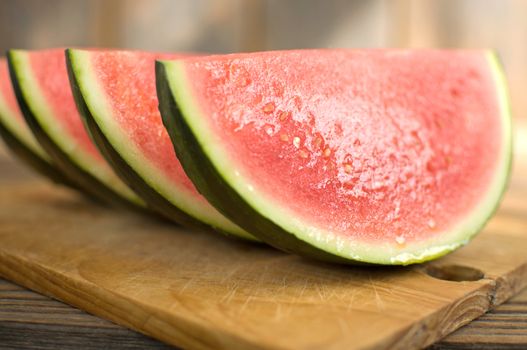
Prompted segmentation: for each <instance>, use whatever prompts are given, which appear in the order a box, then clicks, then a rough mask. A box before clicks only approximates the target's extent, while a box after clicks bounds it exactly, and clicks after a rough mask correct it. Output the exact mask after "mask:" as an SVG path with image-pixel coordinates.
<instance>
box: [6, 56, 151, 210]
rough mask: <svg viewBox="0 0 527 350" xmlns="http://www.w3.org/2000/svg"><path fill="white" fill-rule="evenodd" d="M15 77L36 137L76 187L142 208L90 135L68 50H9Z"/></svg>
mask: <svg viewBox="0 0 527 350" xmlns="http://www.w3.org/2000/svg"><path fill="white" fill-rule="evenodd" d="M8 58H9V64H10V70H11V78H12V79H11V80H12V82H13V86H14V88H15V92H16V93H17V97H18V102H19V105H21V106H23V107H24V108H22V111H23V113H24V116H25V119H26V121H27V123H28V125H29V127H30V128H31V129H32V131H33V134H34V135H35V137H36V139H37V140H38V141H39V143H40V144H41V145H42V147H43V148H44V150H46V151H47V153H48V154H49V155H50V156H51V157H52V158H53V161H54V163H55V164H56V166H57V167H58V168H60V170H61V171H62V172H64V173H65V174H66V175H68V177H69V178H71V179H72V180H74V181H75V183H76V184H77V186H78V187H79V188H81V189H82V190H84V191H85V192H86V193H89V194H90V195H91V196H94V197H96V198H99V199H101V200H103V201H105V202H109V203H114V204H118V205H124V206H125V207H129V208H132V209H139V210H140V211H143V210H144V209H143V208H144V206H145V204H144V203H143V202H142V201H141V200H140V199H139V198H138V197H137V196H136V195H135V193H133V192H132V190H130V189H129V188H128V187H127V186H126V185H125V184H124V183H123V182H122V181H121V180H120V179H119V178H118V177H117V176H116V175H115V174H114V173H113V170H112V169H111V168H110V166H109V165H108V164H107V163H106V160H105V159H104V158H103V157H102V155H101V154H100V153H99V151H98V149H97V148H96V146H95V144H94V143H93V142H92V140H91V138H90V136H89V135H88V133H87V131H86V129H85V128H84V125H83V123H82V119H81V117H80V115H79V112H78V110H77V107H76V105H75V100H74V98H73V95H72V92H71V89H70V84H69V79H68V72H67V68H66V60H65V56H64V50H63V49H49V50H41V51H24V50H9V52H8Z"/></svg>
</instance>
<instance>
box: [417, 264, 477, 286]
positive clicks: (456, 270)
mask: <svg viewBox="0 0 527 350" xmlns="http://www.w3.org/2000/svg"><path fill="white" fill-rule="evenodd" d="M425 273H426V274H427V275H429V276H431V277H434V278H437V279H440V280H446V281H454V282H462V281H478V280H480V279H482V278H485V274H484V273H483V271H481V270H478V269H475V268H473V267H469V266H463V265H442V266H435V265H430V266H427V267H425Z"/></svg>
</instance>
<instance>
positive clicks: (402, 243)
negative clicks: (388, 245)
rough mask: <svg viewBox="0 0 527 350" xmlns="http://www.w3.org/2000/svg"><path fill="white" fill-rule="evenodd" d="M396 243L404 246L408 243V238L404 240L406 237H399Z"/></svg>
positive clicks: (396, 238)
mask: <svg viewBox="0 0 527 350" xmlns="http://www.w3.org/2000/svg"><path fill="white" fill-rule="evenodd" d="M395 242H397V244H399V245H404V244H405V243H406V238H404V236H402V235H401V236H397V237H395Z"/></svg>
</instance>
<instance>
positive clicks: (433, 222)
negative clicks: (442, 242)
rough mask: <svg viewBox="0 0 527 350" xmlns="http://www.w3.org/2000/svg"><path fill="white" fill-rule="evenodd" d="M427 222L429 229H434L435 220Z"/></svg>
mask: <svg viewBox="0 0 527 350" xmlns="http://www.w3.org/2000/svg"><path fill="white" fill-rule="evenodd" d="M427 224H428V227H430V228H431V229H434V228H435V227H436V222H435V220H434V219H430V220H428V222H427Z"/></svg>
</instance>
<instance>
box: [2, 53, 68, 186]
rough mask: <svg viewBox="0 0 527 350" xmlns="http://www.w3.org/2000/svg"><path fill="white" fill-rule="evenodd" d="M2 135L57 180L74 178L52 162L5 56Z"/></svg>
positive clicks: (40, 170) (34, 165)
mask: <svg viewBox="0 0 527 350" xmlns="http://www.w3.org/2000/svg"><path fill="white" fill-rule="evenodd" d="M0 135H2V138H3V139H4V142H5V144H6V145H7V147H8V148H9V149H10V150H11V151H12V152H13V153H14V154H15V155H16V156H18V157H19V158H20V159H21V160H22V161H23V162H24V163H26V164H27V165H28V166H29V167H31V168H32V169H33V170H35V171H36V172H38V173H40V174H41V175H44V176H46V177H48V178H49V179H50V180H52V181H53V182H56V183H62V184H69V183H70V182H69V181H68V180H67V179H66V178H65V177H64V175H63V174H62V173H61V172H60V171H59V170H58V169H57V168H56V167H55V166H54V165H53V164H52V162H51V158H50V157H49V156H48V155H47V153H46V152H45V151H44V150H43V149H42V147H40V145H39V144H38V142H37V140H35V138H34V136H33V134H32V133H31V131H30V130H29V128H28V126H27V124H26V122H25V121H24V117H23V116H22V112H20V109H19V108H18V104H17V102H16V97H15V93H14V92H13V87H12V86H11V81H10V79H9V70H8V68H7V61H6V60H5V58H0Z"/></svg>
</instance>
